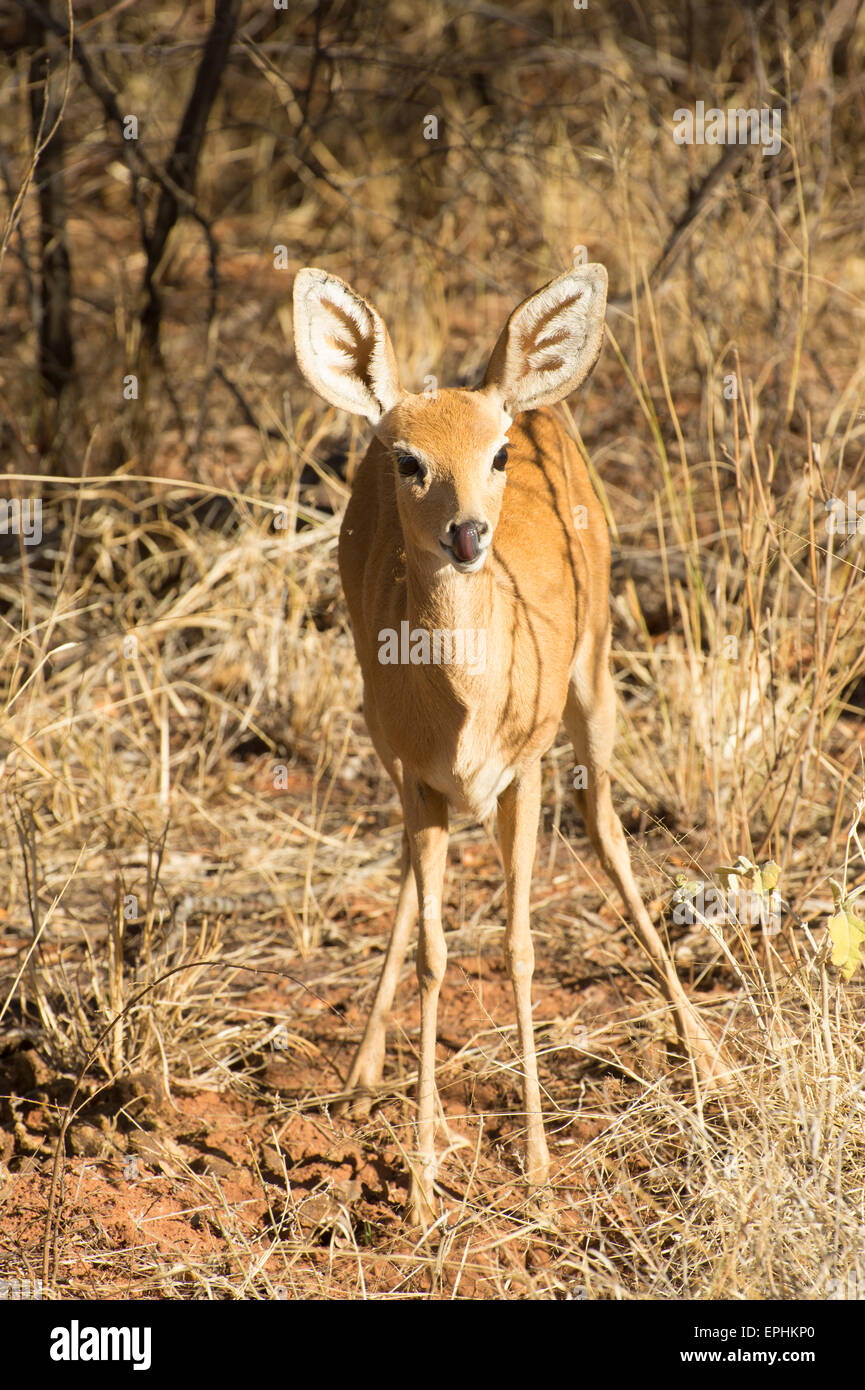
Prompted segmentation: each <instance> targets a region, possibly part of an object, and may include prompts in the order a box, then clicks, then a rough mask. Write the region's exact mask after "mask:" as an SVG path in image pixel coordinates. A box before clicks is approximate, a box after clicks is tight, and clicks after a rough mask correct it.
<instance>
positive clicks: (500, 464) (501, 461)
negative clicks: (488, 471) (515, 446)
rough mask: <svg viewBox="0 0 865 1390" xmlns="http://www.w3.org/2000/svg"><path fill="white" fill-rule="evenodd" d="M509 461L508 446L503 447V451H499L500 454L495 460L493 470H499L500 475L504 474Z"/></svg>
mask: <svg viewBox="0 0 865 1390" xmlns="http://www.w3.org/2000/svg"><path fill="white" fill-rule="evenodd" d="M507 461H508V451H507V447H506V446H503V447H502V448H501V449H499V451H498V453H497V454H496V456H495V458H494V459H493V468H497V469H498V471H499V472H500V473H503V472H504V471H505V464H506V463H507Z"/></svg>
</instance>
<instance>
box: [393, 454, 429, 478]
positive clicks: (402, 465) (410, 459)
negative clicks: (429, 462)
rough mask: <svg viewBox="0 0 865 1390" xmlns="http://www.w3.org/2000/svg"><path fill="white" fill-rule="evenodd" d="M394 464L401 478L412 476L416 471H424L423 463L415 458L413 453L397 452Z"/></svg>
mask: <svg viewBox="0 0 865 1390" xmlns="http://www.w3.org/2000/svg"><path fill="white" fill-rule="evenodd" d="M396 466H397V468H398V469H399V473H400V477H401V478H413V477H414V476H415V474H416V473H422V472H423V471H424V466H423V464H422V463H421V461H420V459H416V458H415V456H414V454H397V456H396Z"/></svg>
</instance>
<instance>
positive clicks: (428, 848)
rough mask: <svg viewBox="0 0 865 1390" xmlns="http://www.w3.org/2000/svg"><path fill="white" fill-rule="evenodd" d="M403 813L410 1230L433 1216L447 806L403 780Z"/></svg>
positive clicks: (437, 796)
mask: <svg viewBox="0 0 865 1390" xmlns="http://www.w3.org/2000/svg"><path fill="white" fill-rule="evenodd" d="M403 809H404V812H405V825H406V830H407V831H408V837H409V845H410V847H411V859H412V867H413V869H414V873H415V881H416V883H417V897H418V917H419V931H418V950H417V979H418V987H419V990H420V1068H419V1072H418V1088H417V1130H418V1148H417V1157H416V1160H415V1164H414V1166H413V1169H412V1174H411V1186H410V1190H409V1204H408V1216H409V1220H410V1221H411V1222H412V1224H413V1225H417V1226H427V1225H429V1224H430V1222H431V1221H433V1220H434V1219H435V1216H436V1211H435V1207H434V1205H433V1183H434V1181H435V1175H436V1158H435V1105H436V1084H435V1066H436V1018H437V1014H438V999H439V990H440V989H441V983H442V980H443V979H444V973H445V966H446V965H447V948H446V946H445V937H444V929H443V927H442V917H441V908H442V892H443V888H444V877H445V863H446V860H447V848H448V807H447V801H446V799H445V798H444V797H443V796H442V795H441V794H440V793H439V792H437V791H434V790H433V789H432V788H431V787H428V786H426V785H424V784H422V783H417V782H414V783H412V782H410V780H409V778H406V785H405V787H404V789H403Z"/></svg>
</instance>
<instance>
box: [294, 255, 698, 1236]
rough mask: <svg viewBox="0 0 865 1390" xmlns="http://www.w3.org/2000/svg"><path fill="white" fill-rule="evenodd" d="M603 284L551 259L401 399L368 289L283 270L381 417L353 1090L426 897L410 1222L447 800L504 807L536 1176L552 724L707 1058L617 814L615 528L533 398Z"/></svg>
mask: <svg viewBox="0 0 865 1390" xmlns="http://www.w3.org/2000/svg"><path fill="white" fill-rule="evenodd" d="M606 294H607V273H606V270H605V269H604V267H603V266H601V265H584V266H580V267H578V268H577V269H574V270H571V271H568V272H567V273H566V274H564V275H560V276H558V277H557V278H556V279H555V280H552V281H550V283H549V284H548V285H545V286H544V287H543V288H542V289H540V290H538V291H537V293H536V294H533V295H532V296H531V297H530V298H529V299H526V300H524V301H523V303H522V304H520V305H519V306H518V307H517V308H516V309H514V311H513V313H512V314H511V316H510V318H509V319H508V321H507V323H506V325H505V328H504V331H503V332H502V334H501V337H500V338H499V340H498V342H497V343H496V346H495V349H494V351H493V354H492V357H491V358H490V361H489V366H488V367H487V370H486V375H485V376H484V380H483V384H482V385H481V386H480V387H479V388H478V389H477V390H473V391H469V390H441V391H438V392H437V393H435V394H424V395H413V394H412V393H411V392H409V391H406V390H404V389H403V387H402V386H401V385H400V379H399V374H398V372H397V367H396V361H395V358H394V353H393V348H392V347H391V341H390V337H389V336H388V331H387V329H386V328H385V325H384V323H383V322H382V320H381V319H380V318H379V315H378V314H377V313H376V311H375V309H373V307H372V306H371V305H370V304H368V303H367V301H366V300H365V299H362V298H361V296H360V295H358V294H356V293H355V291H354V290H353V289H351V287H350V286H349V285H347V284H345V282H344V281H343V280H340V279H338V278H337V276H335V275H331V274H329V273H328V272H327V271H325V270H316V269H305V270H301V271H300V272H299V273H298V275H297V278H296V280H295V283H294V333H295V345H296V352H297V360H298V363H299V364H300V368H301V370H302V372H303V374H304V376H305V377H306V379H307V381H308V382H309V384H310V385H311V386H312V387H313V388H314V390H316V391H317V392H318V393H319V395H321V396H323V397H324V399H325V400H326V401H330V403H331V404H332V405H335V406H337V407H339V409H341V410H348V411H351V412H352V413H353V414H355V415H363V416H365V417H366V418H367V420H369V422H370V424H371V425H372V427H373V429H374V431H375V437H374V438H373V440H372V442H371V444H370V446H369V448H368V449H367V451H366V454H365V456H364V458H363V460H362V462H361V464H360V466H359V468H358V471H357V476H356V477H355V479H354V486H353V490H352V496H351V501H350V502H349V505H348V509H347V511H346V513H345V519H344V521H343V524H342V530H341V532H340V539H339V568H340V574H341V576H342V583H343V588H344V590H345V596H346V599H347V602H348V609H349V614H350V616H351V624H352V629H353V632H354V641H355V646H356V649H357V655H358V660H359V661H360V665H361V670H362V672H363V680H364V714H365V716H366V722H367V726H368V728H369V732H370V734H371V736H372V740H373V743H374V744H375V747H376V750H377V752H378V754H379V757H380V758H381V760H382V762H383V763H384V765H385V767H386V768H387V770H388V772H389V773H390V775H391V777H392V778H393V781H394V783H395V784H396V788H397V790H398V792H399V795H400V799H401V801H402V807H403V815H404V821H405V832H404V839H403V852H402V868H401V881H400V890H399V902H398V905H397V910H396V918H395V921H394V926H393V932H392V935H391V939H390V944H389V946H388V950H387V954H386V956H385V961H384V967H383V969H382V973H381V978H380V980H379V983H378V989H377V992H376V996H375V1002H374V1003H373V1006H372V1010H371V1012H370V1015H369V1019H368V1021H367V1025H366V1029H365V1032H364V1036H363V1041H362V1042H361V1044H360V1047H359V1049H358V1052H357V1055H356V1057H355V1059H354V1062H353V1064H352V1067H351V1071H350V1074H349V1077H348V1083H347V1090H348V1092H349V1093H350V1094H352V1095H353V1096H356V1097H359V1098H360V1102H361V1105H363V1103H364V1098H366V1104H367V1105H368V1103H369V1098H370V1096H371V1095H373V1094H374V1092H375V1090H376V1088H377V1087H378V1086H379V1085H380V1083H381V1077H382V1068H383V1063H384V1051H385V1029H386V1026H387V1019H388V1014H389V1011H390V1008H391V1004H392V1002H393V997H394V991H395V989H396V986H397V982H398V979H399V975H400V970H401V967H402V963H403V960H404V958H405V953H406V948H407V945H408V940H409V933H410V931H411V928H412V925H413V923H414V921H415V920H416V918H417V917H418V903H420V906H421V910H420V914H419V918H420V928H419V941H418V952H417V978H418V984H419V987H420V1008H421V1025H420V1072H419V1080H418V1092H417V1122H418V1148H417V1154H416V1155H415V1156H413V1160H412V1173H411V1191H410V1199H409V1212H410V1216H411V1217H412V1219H413V1220H415V1221H417V1222H419V1223H428V1222H429V1220H430V1219H432V1217H433V1215H434V1212H435V1208H434V1205H433V1182H434V1178H435V1170H436V1162H435V1142H434V1141H435V1118H436V1091H435V1046H436V1010H437V1005H438V996H439V990H440V987H441V983H442V978H443V976H444V973H445V964H446V958H447V952H446V947H445V937H444V931H443V929H442V916H441V910H442V896H443V884H444V876H445V861H446V858H447V846H448V808H449V807H451V806H453V807H454V808H455V809H456V810H459V811H468V812H470V813H471V814H472V815H473V816H475V817H476V818H477V819H478V820H486V819H487V817H489V816H491V814H492V812H493V811H497V812H498V832H499V839H500V844H501V851H502V857H503V861H504V865H505V871H506V888H507V928H506V934H505V956H506V960H507V964H508V969H509V971H510V976H511V980H512V982H513V989H514V996H515V1000H516V1013H517V1028H518V1036H519V1047H520V1052H521V1055H522V1081H523V1104H524V1109H525V1117H526V1129H527V1155H526V1173H527V1177H528V1180H529V1183H530V1184H531V1185H533V1186H537V1185H542V1184H544V1183H546V1182H547V1180H548V1173H549V1154H548V1151H547V1142H546V1137H545V1135H544V1127H543V1118H542V1112H541V1099H540V1091H539V1087H538V1072H537V1063H536V1060H535V1047H534V1039H533V1036H532V998H531V991H532V970H533V966H534V952H533V948H532V938H531V931H530V925H529V897H530V892H531V880H532V864H533V861H534V856H535V846H536V842H537V832H538V820H539V814H540V803H541V758H542V757H543V755H544V753H545V752H546V751H547V749H548V748H549V747H550V746H551V744H552V743H553V740H554V739H555V737H556V733H557V731H558V729H559V726H560V724H561V723H562V721H564V724H565V728H566V730H567V733H568V736H569V738H570V739H571V741H572V743H573V747H574V755H575V760H576V764H577V767H578V768H580V769H582V775H581V776H580V777H578V778H577V779H575V780H576V781H579V782H580V783H581V784H582V785H581V789H580V790H578V791H577V793H576V798H577V805H578V807H579V810H580V812H581V814H582V816H583V819H584V820H585V823H586V827H587V829H588V833H589V836H590V838H591V841H592V844H593V846H594V848H595V851H596V853H597V855H598V857H599V859H600V861H601V863H602V865H603V867H604V869H605V871H606V872H607V874H608V875H609V876H610V878H611V879H612V881H613V882H614V883H615V885H616V887H617V888H618V890H619V892H620V893H621V895H622V898H623V899H624V903H625V908H626V911H627V914H628V916H629V918H630V921H631V923H632V924H633V927H634V929H635V931H636V934H637V936H638V938H639V940H640V942H641V944H642V946H643V948H644V950H645V952H646V954H647V956H648V958H649V960H650V961H651V963H652V966H653V968H654V970H655V973H656V975H657V978H658V980H659V982H660V985H661V988H662V989H663V991H664V994H665V996H666V998H667V1000H668V1001H669V1003H670V1005H671V1007H672V1010H673V1014H674V1016H675V1021H676V1025H677V1028H678V1032H679V1035H680V1037H681V1040H682V1042H683V1043H684V1044H685V1046H686V1048H687V1049H688V1051H689V1054H690V1057H691V1061H692V1063H693V1065H694V1066H695V1068H696V1069H697V1071H698V1072H699V1073H700V1075H701V1076H702V1077H703V1078H704V1079H706V1080H708V1079H710V1078H711V1077H712V1075H713V1074H714V1075H715V1076H717V1075H718V1074H719V1073H720V1071H721V1067H722V1064H721V1062H720V1060H719V1058H718V1056H717V1052H716V1048H715V1046H714V1045H713V1043H712V1039H711V1036H710V1034H709V1032H708V1030H707V1028H706V1026H705V1024H704V1023H703V1021H702V1020H701V1018H700V1017H699V1015H698V1014H697V1012H696V1011H695V1009H694V1007H693V1005H692V1004H691V1003H690V1002H689V1000H688V998H687V996H686V995H685V992H684V990H683V989H682V985H681V983H680V981H679V979H678V977H677V975H676V971H675V967H674V965H673V962H672V960H671V959H670V956H669V955H668V953H667V951H666V950H665V948H664V945H663V942H662V941H661V938H660V937H659V935H658V933H657V931H656V930H655V928H654V926H653V925H652V922H651V919H650V917H649V914H648V913H647V911H646V909H645V907H644V905H643V901H642V899H641V897H640V893H639V891H638V889H637V885H636V882H635V880H634V877H633V873H632V871H631V864H630V859H629V856H628V849H627V846H626V843H625V837H624V833H623V831H622V827H621V824H620V822H619V818H618V816H617V815H616V812H615V811H614V809H613V803H612V800H611V796H610V779H609V774H608V768H609V763H610V755H611V752H612V747H613V738H614V730H615V722H616V702H615V695H614V689H613V682H612V677H611V675H610V669H609V652H610V611H609V586H610V546H609V538H608V535H607V528H606V524H605V521H604V515H603V511H602V509H601V506H600V503H599V502H598V500H597V498H596V496H595V493H594V491H593V489H592V486H591V483H590V481H589V477H588V473H587V471H586V467H585V464H584V462H583V460H582V458H581V456H580V453H579V451H578V449H577V448H576V446H575V444H574V443H573V441H572V440H571V438H570V437H569V435H568V434H567V432H566V430H565V428H564V426H563V425H562V424H561V423H560V421H559V420H558V418H557V417H556V415H555V414H554V413H553V412H552V411H551V410H550V409H549V408H548V407H550V406H551V405H553V404H554V403H555V402H556V401H560V400H562V399H563V398H564V397H565V396H567V395H568V394H569V393H570V392H571V391H573V390H574V389H575V388H576V387H577V386H579V385H580V383H581V382H582V381H583V380H584V379H585V378H586V376H587V375H588V374H589V372H590V371H591V369H592V367H593V366H594V364H595V361H596V360H597V357H598V354H599V353H600V351H601V344H602V342H603V337H604V310H605V305H606ZM469 650H470V651H471V659H467V653H468V652H469Z"/></svg>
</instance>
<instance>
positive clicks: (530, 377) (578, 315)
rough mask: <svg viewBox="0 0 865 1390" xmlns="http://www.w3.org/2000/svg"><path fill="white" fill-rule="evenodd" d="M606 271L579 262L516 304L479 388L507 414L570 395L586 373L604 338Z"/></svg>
mask: <svg viewBox="0 0 865 1390" xmlns="http://www.w3.org/2000/svg"><path fill="white" fill-rule="evenodd" d="M606 305H607V271H606V268H605V267H604V266H602V265H580V266H576V267H575V268H574V269H573V270H569V271H567V272H566V273H565V274H564V275H559V276H558V277H557V278H556V279H555V280H551V281H550V283H549V284H548V285H544V287H543V288H542V289H540V290H537V291H536V292H535V293H534V294H533V295H530V296H529V298H528V299H524V300H523V302H522V304H518V305H517V307H516V309H514V311H513V313H512V314H511V316H510V318H509V319H508V321H507V323H506V324H505V326H504V329H503V330H502V334H501V337H500V338H499V340H498V342H497V343H496V345H495V347H494V348H493V354H492V357H491V358H490V361H489V366H488V367H487V370H486V375H485V377H484V383H483V387H482V390H484V391H486V392H487V393H488V394H489V395H493V396H495V397H497V398H498V399H499V400H500V401H501V403H502V405H503V406H504V408H505V410H506V411H507V413H508V415H510V416H511V417H513V416H514V415H517V414H519V412H520V411H521V410H536V409H537V408H538V407H539V406H542V405H552V404H553V403H554V402H555V401H561V400H563V399H564V397H565V396H568V395H570V393H571V391H573V390H575V389H576V387H577V386H579V385H580V383H581V382H582V381H584V380H585V378H586V377H587V376H588V374H589V372H590V371H591V370H592V367H594V365H595V362H596V361H597V360H598V355H599V353H600V351H601V345H602V343H603V341H604V313H605V310H606Z"/></svg>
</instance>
